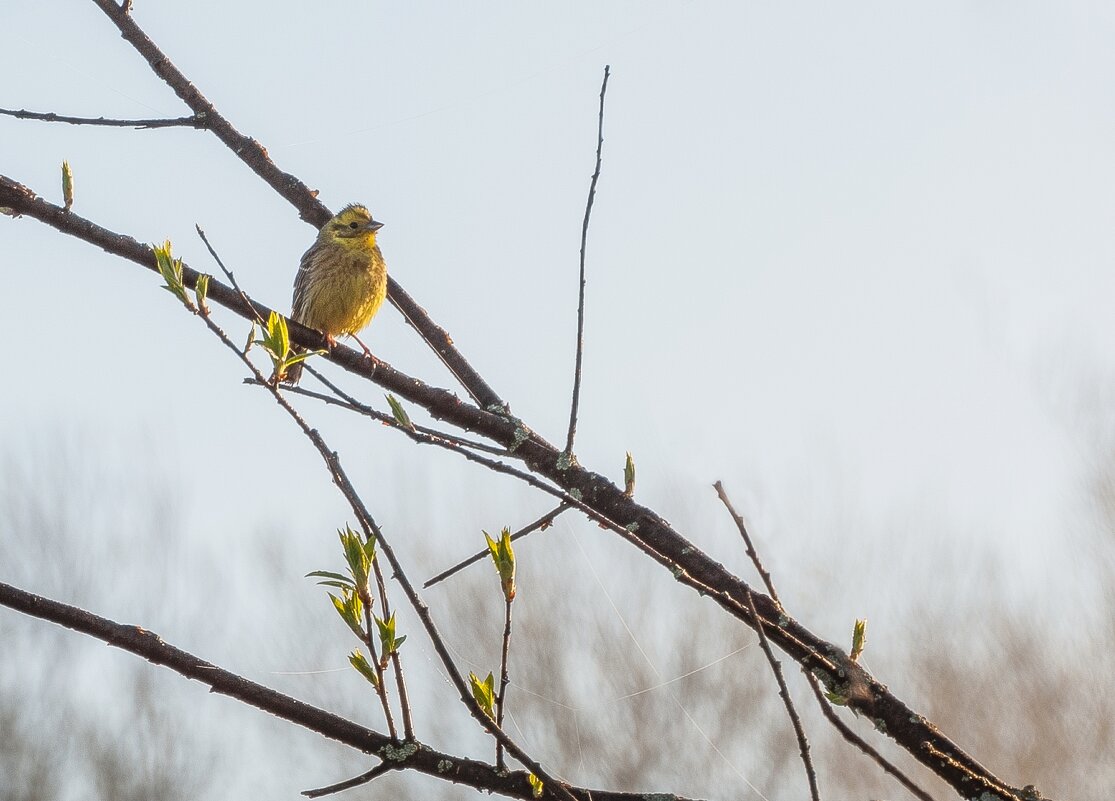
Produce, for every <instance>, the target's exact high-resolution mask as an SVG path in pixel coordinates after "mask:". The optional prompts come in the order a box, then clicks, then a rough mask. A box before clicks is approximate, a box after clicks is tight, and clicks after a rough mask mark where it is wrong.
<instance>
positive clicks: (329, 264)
mask: <svg viewBox="0 0 1115 801" xmlns="http://www.w3.org/2000/svg"><path fill="white" fill-rule="evenodd" d="M382 227H383V223H381V222H378V221H377V220H374V219H372V214H371V212H369V211H368V210H367V209H366V208H364V207H363V206H360V205H357V204H355V203H353V204H350V205H348V206H345V207H344V208H343V209H341V211H340V213H339V214H337V216H336V217H334V218H333V219H331V220H330V221H329V222H327V223H326V224H325V225H323V226H322V228H321V231H320V232H319V233H318V235H317V241H316V242H314V244H313V245H312V246H311V247H310V249H309V250H307V251H306V252H305V253H304V254H303V256H302V263H301V264H300V265H299V267H298V274H297V275H296V276H295V277H294V302H293V304H292V305H293V310H292V311H291V319H293V320H295V321H297V322H299V323H302V325H305V326H309V327H310V328H316V329H317V330H319V331H321V332H322V333H323V334H325V336H326V338H327V339H328V340H329V344H330V345H333V344H336V340H335V339H334V337H338V336H341V335H342V334H348V335H350V336H352V337H354V338H355V339H356V341H357V342H360V339H359V337H357V336H356V334H357V333H359V332H360V330H361V329H363V328H364V326H366V325H367V324H368V323H370V322H371V321H372V318H373V317H375V314H376V312H377V311H379V307H380V306H381V305H383V299H384V298H385V297H386V296H387V264H386V262H384V260H383V254H382V253H380V252H379V245H377V244H376V231H378V230H379V229H380V228H382ZM360 347H362V348H364V352H365V353H369V355H370V352H369V351H368V348H367V347H366V346H365V345H364V343H363V342H360ZM301 376H302V362H299V363H297V364H294V365H292V366H291V367H290V368H288V369H287V371H286V375H285V376H284V377H283V380H284V381H286V382H288V383H291V384H297V383H298V379H299V378H301Z"/></svg>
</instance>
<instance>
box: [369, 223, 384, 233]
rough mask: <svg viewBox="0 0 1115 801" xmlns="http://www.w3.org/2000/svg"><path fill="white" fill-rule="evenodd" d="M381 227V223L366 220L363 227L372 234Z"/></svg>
mask: <svg viewBox="0 0 1115 801" xmlns="http://www.w3.org/2000/svg"><path fill="white" fill-rule="evenodd" d="M382 227H383V223H381V222H380V221H379V220H368V222H367V223H365V225H364V228H365V230H367V231H370V232H371V233H373V234H374V233H375V232H376V231H378V230H379V229H380V228H382Z"/></svg>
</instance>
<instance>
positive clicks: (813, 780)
mask: <svg viewBox="0 0 1115 801" xmlns="http://www.w3.org/2000/svg"><path fill="white" fill-rule="evenodd" d="M747 603H748V606H750V607H751V614H752V615H753V616H754V618H755V631H756V632H758V634H759V646H760V647H761V648H762V649H763V653H764V654H765V655H766V657H767V662H768V663H769V664H770V669H771V672H773V673H774V678H775V680H776V681H777V682H778V694H779V696H781V697H782V703H783V704H784V705H785V707H786V714H787V715H789V717H790V724H791V725H792V726H793V727H794V736H795V737H797V739H798V753H799V754H801V761H802V764H803V765H804V766H805V777H806V779H807V780H808V781H809V796H810V798H812V799H813V801H820V799H821V795H820V793H819V792H818V790H817V772H816V771H815V770H814V769H813V760H812V759H811V758H810V756H809V740H807V739H806V737H805V729H804V727H802V725H801V718H800V717H798V711H797V709H795V708H794V702H793V699H791V698H790V688H789V687H787V686H786V677H785V676H783V675H782V665H781V664H780V663H779V662H778V660H777V659H775V657H774V651H772V650H771V647H770V642H769V641H768V640H767V633H766V631H765V630H764V628H763V621H762V618H760V617H759V610H757V609H756V608H755V599H754V598H753V597H752V596H751V594H750V593H748V596H747Z"/></svg>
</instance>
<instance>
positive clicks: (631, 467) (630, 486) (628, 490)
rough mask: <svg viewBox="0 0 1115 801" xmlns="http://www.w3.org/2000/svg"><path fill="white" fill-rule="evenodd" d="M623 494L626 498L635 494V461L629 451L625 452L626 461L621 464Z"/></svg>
mask: <svg viewBox="0 0 1115 801" xmlns="http://www.w3.org/2000/svg"><path fill="white" fill-rule="evenodd" d="M623 494H624V495H626V496H627V497H628V498H630V497H632V496H634V494H635V460H634V459H633V458H632V456H631V451H628V452H627V461H626V462H624V464H623Z"/></svg>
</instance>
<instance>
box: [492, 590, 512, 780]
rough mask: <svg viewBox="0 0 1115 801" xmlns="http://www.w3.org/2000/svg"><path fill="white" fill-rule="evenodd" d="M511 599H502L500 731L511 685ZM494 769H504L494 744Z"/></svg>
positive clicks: (500, 752) (500, 750)
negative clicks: (509, 655)
mask: <svg viewBox="0 0 1115 801" xmlns="http://www.w3.org/2000/svg"><path fill="white" fill-rule="evenodd" d="M512 600H513V599H512V598H508V597H507V596H506V594H505V595H504V599H503V608H504V618H503V648H502V650H501V653H500V659H499V695H497V696H496V725H497V726H499V727H500V728H501V729H502V728H503V702H504V700H505V699H506V698H507V685H508V684H510V683H511V677H510V676H509V675H508V672H507V657H508V654H509V652H510V651H511V602H512ZM496 767H497V768H503V767H505V765H504V762H503V744H502V743H496Z"/></svg>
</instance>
